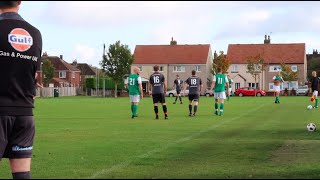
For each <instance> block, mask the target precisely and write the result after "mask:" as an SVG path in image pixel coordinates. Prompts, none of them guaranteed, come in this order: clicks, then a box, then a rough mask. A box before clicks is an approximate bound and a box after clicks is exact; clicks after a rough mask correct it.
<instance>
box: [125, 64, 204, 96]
mask: <svg viewBox="0 0 320 180" xmlns="http://www.w3.org/2000/svg"><path fill="white" fill-rule="evenodd" d="M177 65H182V64H177ZM196 65H198V64H192V65H183V66H185V71H184V72H175V71H174V66H176V64H170V65H167V64H166V65H161V64H159V66H160V67H161V66H163V71H160V72H161V73H162V74H163V75H164V77H165V79H166V83H167V89H168V90H171V89H172V87H173V84H174V83H173V82H174V80H175V79H176V75H177V74H179V76H180V79H182V80H183V81H185V80H186V79H187V78H188V77H190V76H191V71H192V70H194V69H195V66H196ZM199 65H200V71H201V72H197V76H198V77H200V78H201V80H202V83H203V87H204V88H203V90H202V93H203V92H204V91H205V89H206V88H207V78H208V76H209V74H208V67H207V65H205V64H202V65H201V64H199ZM135 66H137V67H142V71H141V73H140V76H141V77H143V78H146V79H149V78H150V75H151V74H152V73H153V66H155V65H154V64H148V65H146V64H133V65H132V67H131V73H133V68H134V67H135Z"/></svg>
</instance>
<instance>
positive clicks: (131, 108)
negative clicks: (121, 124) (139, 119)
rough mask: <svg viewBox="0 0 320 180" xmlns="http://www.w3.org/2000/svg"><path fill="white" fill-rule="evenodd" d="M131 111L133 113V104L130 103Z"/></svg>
mask: <svg viewBox="0 0 320 180" xmlns="http://www.w3.org/2000/svg"><path fill="white" fill-rule="evenodd" d="M131 112H132V114H133V104H131Z"/></svg>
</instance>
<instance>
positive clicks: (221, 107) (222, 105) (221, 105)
mask: <svg viewBox="0 0 320 180" xmlns="http://www.w3.org/2000/svg"><path fill="white" fill-rule="evenodd" d="M223 108H224V104H223V103H221V104H220V114H223Z"/></svg>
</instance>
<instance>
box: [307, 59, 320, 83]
mask: <svg viewBox="0 0 320 180" xmlns="http://www.w3.org/2000/svg"><path fill="white" fill-rule="evenodd" d="M312 71H317V74H319V73H320V57H313V58H311V59H310V60H309V61H308V62H307V78H308V80H309V79H311V77H312V74H311V73H312Z"/></svg>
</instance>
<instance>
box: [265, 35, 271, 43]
mask: <svg viewBox="0 0 320 180" xmlns="http://www.w3.org/2000/svg"><path fill="white" fill-rule="evenodd" d="M264 44H270V36H268V39H267V35H264Z"/></svg>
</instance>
